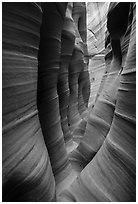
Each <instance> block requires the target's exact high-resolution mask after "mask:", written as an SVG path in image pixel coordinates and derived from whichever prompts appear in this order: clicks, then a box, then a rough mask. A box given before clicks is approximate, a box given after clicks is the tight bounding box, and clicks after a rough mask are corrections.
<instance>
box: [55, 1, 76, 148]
mask: <svg viewBox="0 0 138 204" xmlns="http://www.w3.org/2000/svg"><path fill="white" fill-rule="evenodd" d="M72 10H73V3H71V2H69V3H68V5H67V9H66V15H65V19H64V25H63V29H62V36H61V58H60V59H61V63H60V69H59V76H58V89H57V90H58V95H59V108H60V115H61V125H62V130H63V134H64V140H65V142H66V144H67V143H71V141H72V134H71V131H70V129H69V124H68V107H69V95H70V90H69V77H68V76H69V64H70V61H71V56H72V53H73V49H74V45H75V25H74V20H73V18H72Z"/></svg>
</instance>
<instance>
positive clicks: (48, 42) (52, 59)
mask: <svg viewBox="0 0 138 204" xmlns="http://www.w3.org/2000/svg"><path fill="white" fill-rule="evenodd" d="M66 7H67V3H54V2H51V3H43V4H42V10H43V16H42V25H41V30H40V45H39V53H38V97H37V99H38V100H37V101H38V103H37V104H38V111H39V118H40V124H41V128H42V132H43V136H44V140H45V144H46V146H47V149H48V153H49V157H50V161H51V166H52V169H53V173H54V176H55V179H56V183H58V182H59V181H61V180H62V179H64V178H65V177H66V176H67V175H68V174H69V173H70V171H71V166H70V164H69V160H68V155H67V151H66V147H65V142H64V137H63V132H62V128H61V120H60V111H59V99H58V93H57V83H58V74H59V69H60V53H61V34H62V28H63V24H64V19H65V12H66ZM53 28H54V29H53Z"/></svg>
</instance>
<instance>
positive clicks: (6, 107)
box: [2, 3, 55, 202]
mask: <svg viewBox="0 0 138 204" xmlns="http://www.w3.org/2000/svg"><path fill="white" fill-rule="evenodd" d="M2 8H3V16H2V20H3V27H2V32H3V44H2V46H3V52H2V54H3V84H2V88H3V92H2V94H3V97H2V100H3V102H2V105H3V107H2V110H3V111H2V114H3V117H2V119H3V124H2V125H3V139H2V164H3V178H2V186H3V190H2V193H3V201H5V202H9V201H10V202H17V201H18V202H21V201H22V202H23V201H24V202H26V201H28V202H29V201H54V200H55V179H54V176H53V172H52V168H51V163H50V159H49V155H48V151H47V148H46V145H45V143H44V138H43V134H42V130H41V126H40V122H39V117H38V110H37V104H36V98H37V97H36V96H37V73H38V71H37V67H38V60H37V55H38V48H39V40H40V26H41V17H42V10H41V7H40V6H39V4H36V3H3V4H2Z"/></svg>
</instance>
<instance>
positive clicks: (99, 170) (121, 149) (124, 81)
mask: <svg viewBox="0 0 138 204" xmlns="http://www.w3.org/2000/svg"><path fill="white" fill-rule="evenodd" d="M135 20H136V17H135V4H134V18H133V24H132V31H131V37H130V44H129V49H128V54H127V58H126V62H125V65H124V70H123V72H122V74H121V79H120V86H119V89H118V93H117V102H116V108H115V114H114V117H113V122H112V125H111V128H110V131H109V133H108V135H107V137H106V139H105V141H104V143H103V145H102V147H101V148H100V150H99V151H98V153H97V154H96V156H95V157H94V158H93V160H92V161H91V162H90V163H89V164H88V165H87V166H86V167H85V168H84V170H83V171H82V172H81V174H80V176H78V178H77V179H76V180H75V181H74V182H73V184H72V185H71V186H70V188H69V189H68V190H65V191H64V192H63V193H62V194H61V197H60V200H62V201H74V202H78V201H79V202H90V201H91V202H92V201H95V202H100V201H104V202H106V201H113V202H122V201H123V202H130V201H131V202H132V201H133V202H134V201H135V200H136V183H135V182H136V175H135V174H136V160H135V159H136V149H135V148H136V147H135V145H136V115H135V114H136V110H135V108H136V98H135V97H136V32H135V31H136V30H135Z"/></svg>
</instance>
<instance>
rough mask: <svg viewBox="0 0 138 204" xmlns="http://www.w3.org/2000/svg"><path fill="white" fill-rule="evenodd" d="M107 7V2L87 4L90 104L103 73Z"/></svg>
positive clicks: (93, 99)
mask: <svg viewBox="0 0 138 204" xmlns="http://www.w3.org/2000/svg"><path fill="white" fill-rule="evenodd" d="M108 7H109V2H106V3H105V2H88V3H87V44H88V52H89V55H90V61H89V72H90V82H91V94H90V98H89V103H90V104H91V103H92V104H93V103H94V101H95V97H96V95H97V92H98V89H99V86H100V82H101V80H102V76H103V74H104V72H105V37H106V31H107V27H106V23H107V12H108Z"/></svg>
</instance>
